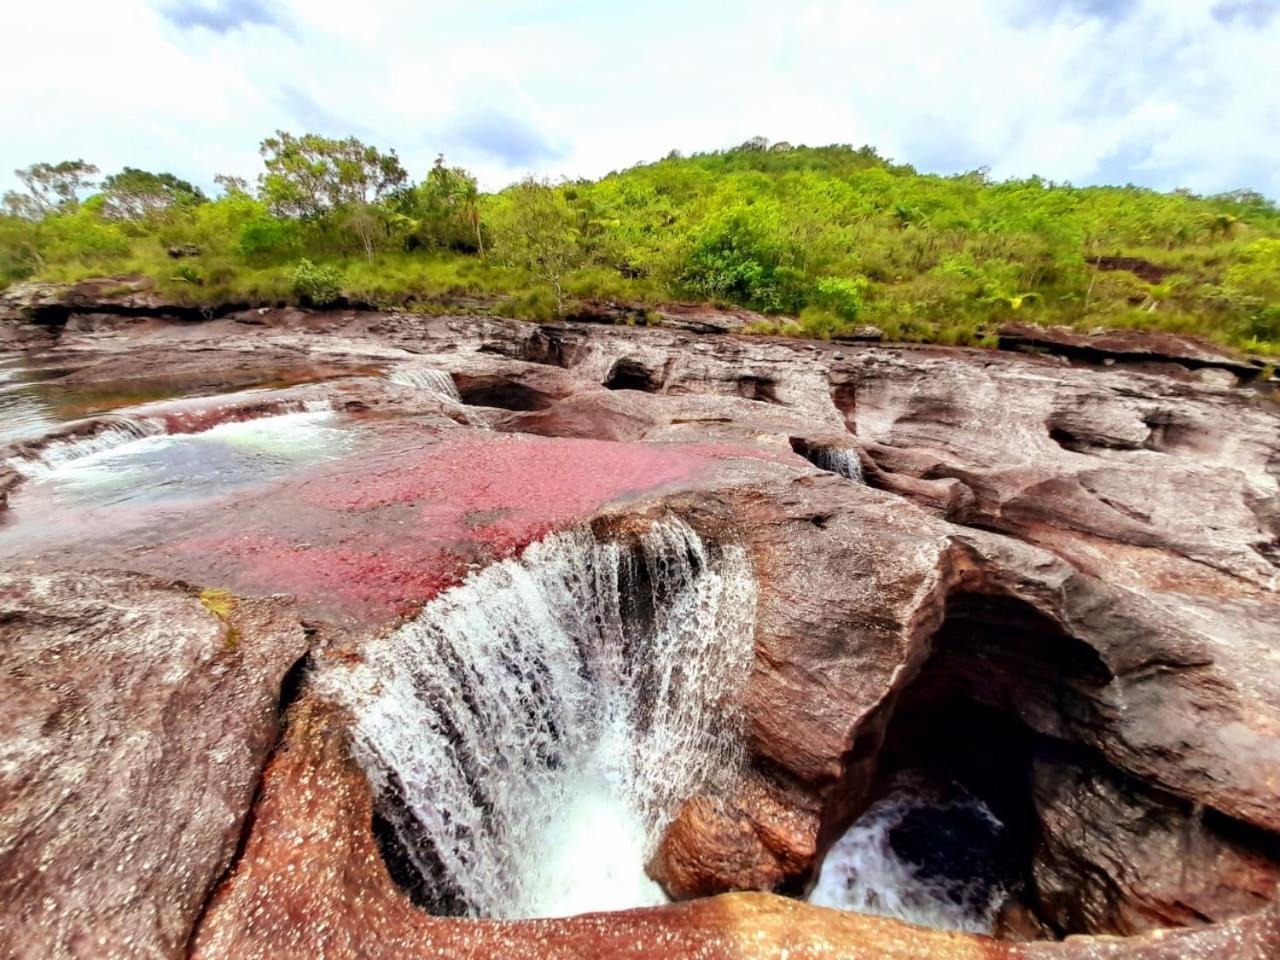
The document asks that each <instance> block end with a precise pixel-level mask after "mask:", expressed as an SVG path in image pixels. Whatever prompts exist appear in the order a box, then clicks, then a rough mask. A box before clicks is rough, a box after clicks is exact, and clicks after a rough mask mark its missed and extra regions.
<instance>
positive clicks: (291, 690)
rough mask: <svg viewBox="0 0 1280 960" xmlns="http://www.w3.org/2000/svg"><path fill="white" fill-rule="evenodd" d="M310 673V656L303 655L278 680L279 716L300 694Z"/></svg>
mask: <svg viewBox="0 0 1280 960" xmlns="http://www.w3.org/2000/svg"><path fill="white" fill-rule="evenodd" d="M310 671H311V654H310V652H308V653H305V654H303V655H302V656H301V657H299V658H298V659H297V660H295V661H294V662H293V665H292V666H291V667H289V669H288V670H286V671H285V675H284V677H282V678H281V680H280V701H279V706H278V708H277V709H278V710H279V713H280V715H281V716H284V714H285V711H286V710H288V709H289V707H291V706H292V705H293V703H294V701H295V700H297V699H298V696H299V695H300V694H301V693H302V687H303V684H305V683H306V681H307V674H308V673H309V672H310Z"/></svg>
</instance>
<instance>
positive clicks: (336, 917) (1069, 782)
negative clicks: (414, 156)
mask: <svg viewBox="0 0 1280 960" xmlns="http://www.w3.org/2000/svg"><path fill="white" fill-rule="evenodd" d="M120 288H121V285H120V284H119V283H116V284H115V285H114V286H112V287H111V288H110V289H112V290H115V291H117V292H116V293H114V294H111V295H105V294H102V290H103V289H106V287H105V286H104V287H102V288H101V289H99V288H94V287H92V286H90V287H87V288H81V289H80V290H78V291H73V292H67V291H58V290H45V291H41V292H40V296H38V297H27V298H26V300H25V301H23V302H18V301H17V300H15V299H13V298H10V300H9V301H8V302H7V303H6V305H5V308H4V309H5V312H4V319H3V321H0V348H3V349H6V350H7V351H8V352H7V353H5V354H4V355H3V358H2V361H3V362H0V376H2V377H4V378H5V379H4V380H3V382H0V391H3V392H0V418H2V419H3V420H4V423H3V426H4V427H5V428H6V429H7V432H6V434H5V435H4V439H5V442H6V443H7V444H8V445H7V447H5V449H4V451H3V452H2V453H0V490H3V491H4V496H5V498H6V501H5V502H6V506H5V507H4V508H0V642H2V643H3V661H0V664H2V665H0V692H2V694H3V696H2V697H0V729H3V739H2V741H0V755H3V764H0V796H3V803H2V804H0V851H2V856H3V863H4V865H5V867H6V869H5V871H4V876H3V878H2V879H0V890H2V893H0V904H2V906H0V953H2V954H4V955H6V956H17V957H53V956H77V957H89V956H92V957H107V956H110V957H159V956H164V957H177V956H188V955H191V956H198V957H211V958H212V957H219V958H221V957H235V958H251V957H264V958H265V957H298V958H302V957H307V958H310V957H315V956H326V957H353V958H354V957H388V958H391V957H396V958H403V957H411V956H424V957H425V956H476V957H489V956H505V955H511V954H515V953H517V952H519V953H525V954H527V955H530V956H536V957H542V956H546V957H583V956H632V957H650V956H651V957H667V956H698V957H725V958H733V957H782V956H789V957H793V958H794V957H815V958H817V957H831V958H835V957H842V958H849V957H856V958H862V957H865V958H876V957H886V958H894V957H903V958H905V957H938V958H951V957H991V958H1006V957H1007V958H1041V957H1043V958H1050V957H1079V958H1085V957H1089V958H1093V957H1098V958H1112V957H1115V958H1122V957H1123V958H1166V957H1167V958H1173V957H1178V958H1188V957H1201V956H1203V957H1223V956H1230V957H1238V958H1244V960H1248V958H1257V960H1263V958H1270V957H1274V956H1276V955H1277V953H1278V952H1280V913H1278V912H1277V911H1278V910H1280V908H1278V907H1277V899H1276V898H1277V892H1276V891H1277V883H1280V407H1278V406H1277V403H1276V399H1275V395H1274V386H1273V385H1268V384H1266V383H1259V382H1258V381H1257V380H1256V373H1257V366H1256V365H1255V364H1251V363H1250V362H1248V361H1244V360H1240V359H1238V358H1234V357H1227V356H1225V355H1221V354H1218V353H1216V352H1215V351H1213V350H1211V349H1209V348H1206V347H1203V346H1200V345H1193V344H1188V343H1185V342H1178V341H1172V340H1169V339H1167V338H1165V339H1163V340H1146V339H1143V338H1141V337H1135V336H1128V337H1114V336H1113V337H1111V338H1097V339H1095V340H1088V339H1087V338H1080V337H1077V336H1074V335H1073V336H1066V335H1055V334H1053V333H1045V332H1043V331H1026V330H1020V331H1019V330H1011V331H1007V333H1006V338H1005V340H1006V345H1007V346H1008V347H1010V348H1011V349H1009V350H1003V351H974V350H962V349H946V348H923V347H899V346H892V345H880V344H874V343H847V344H832V343H810V342H800V341H790V340H782V339H764V338H750V337H743V336H740V335H737V334H735V333H733V332H732V331H733V330H734V329H735V328H736V327H737V326H740V325H741V323H742V322H743V318H742V317H738V316H736V315H734V316H728V317H720V316H717V315H715V314H714V313H713V312H712V313H707V314H706V315H703V314H700V313H698V312H697V311H690V310H685V311H674V312H672V313H671V315H670V316H669V318H668V322H666V323H664V324H663V325H662V326H658V327H627V326H622V325H612V324H601V323H590V322H577V321H575V322H570V323H566V324H555V325H548V326H539V325H534V324H528V323H521V322H517V321H508V320H502V319H496V318H489V317H480V316H470V317H450V316H433V317H425V316H415V315H407V314H383V313H378V312H372V311H360V310H332V311H301V310H295V309H274V308H272V309H237V308H234V307H228V308H226V309H225V310H218V311H212V312H210V313H209V314H207V315H201V314H198V313H192V312H190V311H185V310H177V309H175V308H172V305H168V304H166V303H164V302H163V301H161V300H159V299H158V298H155V297H154V296H153V295H151V294H148V293H146V292H145V291H142V292H139V291H132V292H130V293H129V294H128V295H127V297H126V296H125V295H124V294H121V293H119V292H118V291H119V290H120ZM95 290H96V291H97V293H95ZM122 297H123V298H124V299H123V300H122V299H121V298H122ZM1015 348H1016V349H1015ZM450 785H451V786H450ZM619 838H621V839H619ZM820 877H821V881H820ZM815 887H816V888H817V889H819V890H820V891H822V892H821V893H820V894H815V893H814V890H815ZM811 896H812V897H813V899H814V901H815V902H814V903H807V902H805V900H806V899H807V898H809V897H811ZM817 902H821V903H823V904H826V906H818V905H815V904H816V903H817ZM627 907H632V908H634V909H621V908H627ZM615 908H616V909H615ZM836 908H839V909H836ZM581 910H595V911H602V912H592V913H588V914H586V915H581ZM858 911H861V912H858ZM570 913H572V914H574V915H573V916H569V915H567V914H570ZM908 921H914V922H913V923H912V922H908ZM923 923H929V924H932V926H933V927H944V928H947V929H930V928H928V927H925V926H922V925H921V924H923ZM974 931H979V932H974Z"/></svg>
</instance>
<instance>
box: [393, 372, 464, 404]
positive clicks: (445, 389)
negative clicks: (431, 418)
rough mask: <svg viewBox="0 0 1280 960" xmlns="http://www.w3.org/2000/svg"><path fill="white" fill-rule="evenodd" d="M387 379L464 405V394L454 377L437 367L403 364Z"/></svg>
mask: <svg viewBox="0 0 1280 960" xmlns="http://www.w3.org/2000/svg"><path fill="white" fill-rule="evenodd" d="M387 379H388V380H390V381H391V382H392V383H396V384H399V385H400V386H402V387H413V388H415V389H417V390H425V391H427V392H428V393H434V394H437V395H439V396H441V397H443V398H444V399H446V400H452V401H453V402H454V403H462V394H460V393H459V392H458V385H457V384H456V383H454V382H453V377H451V376H449V374H447V373H445V372H444V371H443V370H438V369H436V368H435V367H427V366H421V365H417V364H401V365H400V366H398V367H396V368H395V369H394V370H392V371H391V372H390V373H389V374H387Z"/></svg>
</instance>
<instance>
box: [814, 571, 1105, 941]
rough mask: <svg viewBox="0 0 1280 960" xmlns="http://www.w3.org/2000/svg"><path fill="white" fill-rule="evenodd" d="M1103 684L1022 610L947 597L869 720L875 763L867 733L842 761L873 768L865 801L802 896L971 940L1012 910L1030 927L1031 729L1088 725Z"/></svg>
mask: <svg viewBox="0 0 1280 960" xmlns="http://www.w3.org/2000/svg"><path fill="white" fill-rule="evenodd" d="M1110 677H1111V673H1110V671H1109V670H1108V668H1107V666H1106V664H1105V663H1104V662H1103V661H1102V660H1101V658H1100V657H1099V656H1098V655H1097V653H1096V652H1095V651H1093V650H1092V648H1090V647H1088V646H1087V645H1086V644H1084V643H1083V642H1081V641H1079V640H1076V639H1074V638H1072V637H1071V636H1069V635H1068V634H1066V633H1065V632H1064V631H1063V630H1061V629H1060V628H1059V627H1058V626H1057V624H1055V623H1054V622H1053V621H1052V620H1050V619H1049V618H1047V617H1045V616H1044V615H1043V614H1040V613H1039V612H1038V611H1036V610H1035V609H1034V608H1032V607H1031V606H1030V605H1028V604H1026V603H1023V602H1022V601H1019V600H1016V599H1013V598H1009V597H1004V596H994V595H982V594H960V595H957V596H955V597H953V598H952V599H951V600H950V601H949V603H948V605H947V609H946V615H945V618H944V620H943V624H942V626H941V627H940V628H939V630H938V633H937V634H936V635H935V637H934V639H933V650H932V653H931V655H930V657H929V659H928V660H927V661H926V662H925V664H924V666H923V667H922V668H921V670H920V672H919V674H918V675H917V676H916V678H915V679H914V680H913V681H912V682H911V683H910V684H909V685H908V686H907V687H906V688H905V689H904V690H903V691H902V692H901V694H900V695H899V696H898V698H897V701H896V703H895V704H894V705H893V706H892V708H891V709H890V710H887V711H885V712H884V713H882V714H881V715H880V717H879V718H878V720H876V721H875V724H876V726H877V727H878V728H879V729H880V730H882V731H883V734H882V736H883V740H882V741H880V743H879V747H880V748H879V750H878V753H874V752H873V751H874V748H875V747H876V745H877V740H878V739H879V738H878V737H877V736H876V735H875V734H874V732H873V731H869V732H868V734H866V735H865V736H864V737H862V738H859V741H860V742H861V747H860V750H861V753H860V756H851V757H850V761H851V765H853V766H857V767H859V768H860V769H861V770H862V771H864V773H863V776H865V775H866V774H868V773H870V772H871V771H870V766H869V765H870V764H875V765H876V767H877V769H876V771H875V773H874V778H873V780H872V781H871V783H872V785H871V788H870V790H869V791H868V792H866V793H864V794H863V795H862V796H861V797H859V796H857V795H855V794H856V789H855V790H854V792H853V793H852V794H851V795H850V796H849V797H848V798H847V802H848V803H849V804H850V805H851V809H852V811H853V812H856V813H858V819H856V820H855V821H854V822H853V823H852V826H850V823H849V821H848V819H847V818H846V819H845V820H844V821H843V822H833V823H831V824H829V825H825V826H824V831H823V833H824V836H825V843H826V844H830V845H831V847H830V850H829V852H828V854H827V861H828V862H827V863H824V865H823V872H822V874H821V876H820V878H819V879H818V882H817V887H816V888H815V894H814V895H813V897H814V898H816V899H818V901H819V902H824V903H828V904H830V905H840V902H839V901H840V898H841V897H843V898H845V901H846V903H847V904H848V905H849V906H850V908H861V909H868V910H870V911H872V912H884V913H888V914H890V915H896V916H900V917H905V918H906V919H909V920H913V921H914V922H921V923H926V924H929V925H934V926H943V927H950V928H953V929H966V930H972V931H976V932H998V928H997V924H998V922H999V917H1000V914H1001V910H1002V909H1007V907H1008V905H1009V904H1011V903H1019V902H1024V906H1026V907H1028V908H1029V909H1030V910H1031V913H1032V914H1033V915H1034V906H1035V904H1034V898H1032V897H1030V896H1029V893H1028V891H1029V890H1030V889H1031V882H1032V873H1033V866H1034V858H1035V855H1036V850H1037V845H1038V842H1039V836H1040V829H1039V816H1038V812H1037V809H1036V805H1035V800H1034V797H1033V791H1032V768H1033V764H1034V762H1035V761H1036V759H1037V758H1038V757H1039V756H1040V755H1041V753H1042V752H1043V751H1042V746H1043V744H1044V743H1045V742H1046V741H1047V740H1048V738H1047V737H1045V736H1044V735H1043V734H1042V733H1039V732H1037V731H1036V730H1035V729H1033V728H1032V726H1031V725H1030V723H1029V722H1028V721H1029V719H1031V720H1034V719H1035V718H1037V717H1041V718H1048V719H1041V721H1040V723H1041V724H1043V725H1052V724H1055V723H1056V724H1058V725H1059V726H1061V725H1066V724H1070V723H1072V722H1078V723H1088V722H1089V721H1090V718H1093V717H1094V716H1095V713H1096V707H1095V706H1094V703H1093V700H1092V697H1091V692H1092V691H1095V690H1096V689H1097V688H1099V687H1101V686H1103V685H1105V684H1106V683H1107V682H1108V680H1109V679H1110ZM863 741H865V742H863ZM855 748H858V744H857V743H855ZM864 782H865V781H864ZM868 801H873V802H872V803H871V804H870V806H868ZM842 871H843V872H842ZM841 884H844V886H841ZM833 887H834V888H835V894H834V896H835V898H836V899H835V900H834V901H833V900H832V899H831V897H832V896H833V893H832V890H833ZM1041 926H1043V924H1042V925H1041Z"/></svg>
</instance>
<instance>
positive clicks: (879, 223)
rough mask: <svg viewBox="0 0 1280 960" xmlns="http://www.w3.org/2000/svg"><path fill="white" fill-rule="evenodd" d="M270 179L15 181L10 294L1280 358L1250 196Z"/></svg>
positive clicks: (880, 182)
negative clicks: (109, 281)
mask: <svg viewBox="0 0 1280 960" xmlns="http://www.w3.org/2000/svg"><path fill="white" fill-rule="evenodd" d="M263 157H264V172H263V175H262V177H261V178H260V179H259V182H258V183H257V184H254V185H252V187H251V186H250V185H248V184H246V183H244V182H237V181H235V180H232V179H229V178H220V182H221V183H222V186H223V188H224V192H223V195H222V196H221V197H219V198H218V199H216V200H209V199H207V198H205V196H204V195H203V193H201V191H200V190H198V189H197V188H196V187H193V186H192V185H191V184H189V183H185V182H184V181H181V180H178V179H177V178H175V177H172V176H170V175H167V174H163V175H156V174H151V173H146V172H144V171H138V170H125V171H122V172H121V173H120V174H117V175H115V176H113V177H107V178H106V179H105V180H103V181H101V182H97V181H96V180H95V175H96V173H97V171H96V170H93V168H92V167H89V166H88V165H85V164H79V165H77V164H76V163H69V164H61V165H58V166H51V165H47V164H46V165H37V166H36V167H33V168H29V169H28V170H27V171H20V172H19V173H20V175H22V174H25V175H26V181H27V186H28V190H27V191H25V192H23V193H14V194H10V195H8V196H7V197H6V203H5V211H6V212H5V214H4V215H2V216H0V282H3V283H9V282H12V281H15V280H18V279H21V278H27V277H34V278H42V279H77V278H81V277H85V276H90V275H94V276H101V275H104V274H108V275H113V274H121V275H123V274H146V275H149V276H152V277H153V278H155V280H156V281H157V283H158V284H159V285H160V286H161V287H162V288H164V289H165V290H167V291H168V292H170V293H177V294H179V295H181V296H183V297H184V298H187V299H190V300H192V301H210V300H221V299H228V298H230V299H248V300H252V301H255V302H257V301H264V302H265V301H274V300H279V299H302V300H310V301H311V302H315V303H324V302H331V301H333V300H336V299H337V298H339V297H345V298H347V299H348V300H366V301H372V302H376V303H379V304H383V305H387V306H391V305H399V306H405V307H408V308H409V309H422V310H433V309H434V310H443V309H456V308H457V305H456V304H452V305H451V304H450V302H449V301H450V299H451V298H457V297H467V298H468V299H467V304H466V305H467V306H468V308H471V309H477V308H481V307H483V308H492V309H496V310H497V311H498V312H500V313H505V314H508V315H512V316H521V317H527V318H530V319H550V318H552V317H554V316H555V315H556V314H557V313H559V312H562V311H563V310H565V309H568V308H569V307H570V305H571V303H572V301H573V300H575V299H598V298H605V299H611V300H627V301H634V302H640V303H646V302H648V303H658V302H662V301H670V300H682V301H688V300H703V301H708V302H714V303H720V304H732V305H737V306H743V307H748V308H751V309H753V310H758V311H760V312H762V313H764V314H767V315H769V316H770V317H772V318H775V319H773V320H771V321H770V322H768V323H765V324H762V325H760V326H761V329H762V330H768V331H769V332H785V333H793V334H796V335H805V336H833V335H839V334H840V333H841V332H843V331H846V330H848V329H849V328H851V327H854V326H857V325H861V324H867V323H870V324H875V325H876V326H878V327H880V328H881V329H883V330H884V332H885V334H886V336H888V337H889V338H891V339H901V340H920V341H937V342H944V343H981V342H983V341H984V338H987V337H989V336H990V334H991V333H992V331H994V329H995V328H996V327H997V326H998V325H999V324H1000V323H1003V322H1006V321H1009V320H1018V321H1021V322H1033V323H1042V324H1069V325H1071V326H1075V327H1079V328H1083V329H1093V328H1101V327H1137V328H1155V329H1160V330H1165V331H1174V332H1185V333H1195V334H1200V335H1203V336H1205V337H1208V338H1210V339H1213V340H1216V341H1219V342H1222V343H1227V344H1231V345H1234V346H1237V347H1241V348H1244V349H1247V350H1250V351H1254V352H1261V353H1280V209H1277V207H1276V205H1275V204H1274V203H1272V202H1270V201H1268V200H1266V199H1265V198H1263V197H1261V196H1259V195H1257V194H1254V193H1250V192H1247V191H1242V192H1238V193H1235V194H1230V195H1222V196H1213V197H1201V196H1196V195H1193V194H1191V193H1187V192H1175V193H1158V192H1155V191H1152V190H1147V189H1143V188H1139V187H1133V186H1126V187H1085V188H1081V187H1073V186H1069V185H1065V184H1054V183H1049V182H1046V181H1043V180H1040V179H1038V178H1031V179H1027V180H1008V181H1002V182H998V181H993V180H991V179H990V178H989V177H988V176H987V175H986V174H985V173H984V172H983V171H975V172H972V173H968V174H964V175H960V176H953V177H940V176H933V175H926V174H920V173H917V172H916V171H915V170H914V169H912V168H911V167H909V166H906V165H902V164H896V163H893V162H891V161H888V160H885V159H883V158H881V157H880V156H879V155H878V154H877V153H876V152H875V151H874V150H872V149H870V148H867V147H863V148H861V149H853V148H851V147H847V146H830V147H813V148H811V147H792V146H790V145H788V144H773V145H769V144H767V143H766V142H765V141H763V140H757V141H751V142H748V143H746V144H743V145H742V146H741V147H738V148H735V149H733V150H726V151H721V152H714V153H707V154H699V155H695V156H690V157H682V156H677V155H674V154H673V155H671V156H669V157H667V158H666V159H664V160H661V161H659V162H657V163H650V164H643V165H640V166H636V167H633V168H631V169H629V170H625V171H622V172H618V173H613V174H610V175H608V176H606V177H604V178H602V179H601V180H598V181H575V182H566V183H561V184H557V185H548V184H546V183H542V182H538V181H533V180H528V181H524V182H522V183H520V184H517V185H515V186H513V187H510V188H508V189H506V190H504V191H501V192H499V193H496V194H483V193H481V192H479V191H478V190H477V189H476V184H475V181H474V179H473V178H471V177H470V176H469V175H468V174H467V173H466V171H463V170H460V169H458V168H454V167H449V166H447V165H446V164H445V163H444V162H438V163H437V164H436V166H435V167H434V168H433V169H431V170H430V171H426V172H425V176H424V177H423V179H422V180H421V181H420V182H416V183H415V182H412V181H411V179H410V177H409V176H408V174H407V172H406V171H405V170H404V169H403V168H402V166H401V164H400V161H399V160H398V158H397V157H396V156H395V154H394V152H390V153H382V152H380V151H378V150H376V149H373V148H371V147H367V146H365V145H364V144H360V143H359V142H358V141H354V140H345V141H339V140H328V139H325V138H321V137H314V136H310V135H308V136H304V137H292V136H290V135H287V134H279V135H277V136H276V137H273V138H271V139H269V140H267V141H265V142H264V144H263ZM59 171H60V172H59ZM171 248H172V252H174V253H182V254H186V255H184V256H182V257H180V258H174V257H173V256H171V255H170V250H171ZM197 250H198V253H196V251H197Z"/></svg>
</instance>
